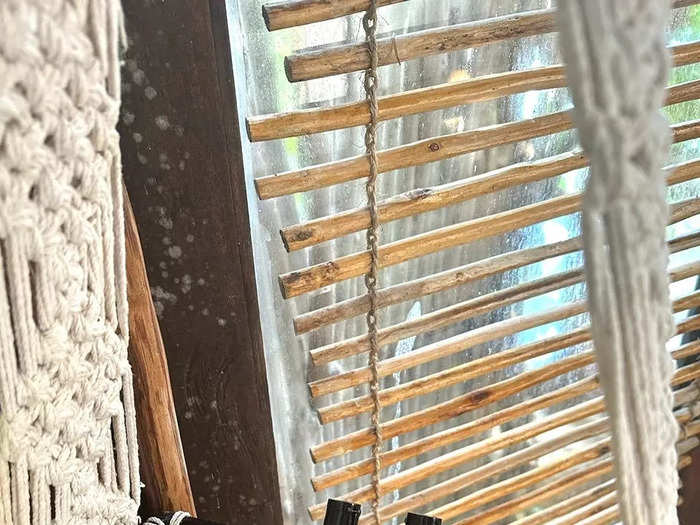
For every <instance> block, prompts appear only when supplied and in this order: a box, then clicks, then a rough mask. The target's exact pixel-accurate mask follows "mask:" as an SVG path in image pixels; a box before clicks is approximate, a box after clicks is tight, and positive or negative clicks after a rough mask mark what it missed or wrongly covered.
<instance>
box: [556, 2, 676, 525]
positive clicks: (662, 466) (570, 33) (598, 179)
mask: <svg viewBox="0 0 700 525" xmlns="http://www.w3.org/2000/svg"><path fill="white" fill-rule="evenodd" d="M669 7H670V6H669V2H668V1H667V0H661V1H660V0H615V1H614V2H611V1H610V0H561V1H560V3H559V22H560V26H561V28H560V29H561V32H560V37H561V44H562V48H563V51H564V57H565V59H566V63H567V74H568V78H569V86H570V89H571V92H572V95H573V99H574V104H575V109H574V111H573V114H574V121H575V123H576V125H577V127H578V130H579V134H580V140H581V143H582V145H583V148H584V149H585V151H586V153H587V155H588V156H589V158H590V160H591V168H590V178H589V182H588V186H587V188H586V192H585V198H584V206H583V216H582V217H583V234H584V255H585V268H586V281H587V286H588V303H589V308H590V312H591V324H592V330H593V340H594V343H595V349H596V355H597V361H598V366H599V369H600V378H601V385H602V388H603V391H604V393H605V400H606V405H607V408H608V412H609V414H610V419H611V422H612V431H613V432H612V433H613V455H614V460H615V468H616V477H617V485H618V494H619V503H620V511H621V516H622V518H623V521H624V523H627V524H630V525H669V524H675V523H677V522H678V521H677V517H676V511H675V504H676V499H677V486H678V480H677V471H676V461H677V454H676V449H675V446H674V444H675V442H676V438H677V435H678V427H677V424H676V421H675V419H674V417H673V412H672V408H673V407H672V403H673V401H672V399H673V398H672V394H671V389H670V380H671V376H672V373H673V361H672V359H671V357H670V355H669V353H668V352H667V351H666V348H665V343H666V342H667V340H668V339H669V337H670V336H672V334H673V322H672V317H671V306H670V300H669V288H668V275H667V271H666V268H667V264H668V252H667V248H666V243H665V225H666V224H667V218H668V209H667V204H666V185H665V179H664V175H663V172H662V166H663V164H664V162H665V160H666V158H667V155H668V150H669V130H668V124H667V123H666V121H665V120H664V119H663V118H662V116H661V114H660V111H659V110H660V108H661V106H662V104H663V101H664V88H665V86H666V79H667V72H668V69H669V66H670V61H669V56H668V51H667V49H666V45H665V28H666V23H667V20H668V15H669Z"/></svg>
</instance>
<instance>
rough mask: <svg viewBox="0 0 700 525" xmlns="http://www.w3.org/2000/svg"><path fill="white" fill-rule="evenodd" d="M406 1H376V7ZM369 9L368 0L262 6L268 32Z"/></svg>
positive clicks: (303, 0) (314, 0) (297, 0)
mask: <svg viewBox="0 0 700 525" xmlns="http://www.w3.org/2000/svg"><path fill="white" fill-rule="evenodd" d="M405 1H406V0H377V7H382V6H385V5H390V4H398V3H400V2H405ZM368 7H369V0H287V1H282V2H272V3H269V4H265V5H263V8H262V13H263V18H264V20H265V25H266V26H267V29H268V31H276V30H278V29H285V28H287V27H295V26H303V25H306V24H312V23H314V22H322V21H324V20H331V19H333V18H339V17H341V16H346V15H351V14H353V13H359V12H360V11H364V10H366V9H367V8H368Z"/></svg>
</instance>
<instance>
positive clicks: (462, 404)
mask: <svg viewBox="0 0 700 525" xmlns="http://www.w3.org/2000/svg"><path fill="white" fill-rule="evenodd" d="M698 322H700V315H696V316H693V317H690V318H687V319H685V320H683V321H681V322H680V323H678V325H677V332H678V333H686V332H688V331H691V330H696V329H697V326H698ZM695 348H697V347H695ZM684 351H686V347H684ZM591 359H592V357H591V354H590V353H589V352H583V353H580V354H578V355H574V356H570V357H567V358H565V359H562V360H560V361H558V362H555V363H552V364H549V365H547V366H545V367H543V368H540V369H538V370H534V371H530V372H525V373H523V374H520V375H518V376H515V377H513V378H510V379H506V380H503V381H501V382H499V383H496V384H492V385H490V386H489V387H486V388H484V389H480V390H475V391H473V392H469V393H467V394H465V395H462V396H458V397H456V398H453V399H450V400H448V401H445V402H442V403H439V404H436V405H433V406H432V407H429V408H425V409H423V410H420V411H417V412H414V413H412V414H408V415H406V416H402V417H399V418H396V419H393V420H390V421H387V422H385V423H383V426H382V431H383V432H385V434H384V435H385V436H386V437H387V438H390V437H395V436H397V435H400V434H403V433H407V432H410V431H412V430H416V429H418V428H423V427H425V426H428V425H431V424H434V423H436V422H440V421H444V420H446V419H450V418H452V417H455V416H456V415H459V414H462V413H465V412H466V411H469V410H473V409H474V408H478V407H481V406H484V405H486V404H488V403H491V402H495V401H497V400H500V399H503V398H505V397H507V396H508V395H512V394H513V393H518V392H520V391H522V390H524V389H526V388H529V387H530V386H532V385H534V384H537V383H538V382H543V381H546V380H547V379H549V378H552V377H556V376H557V375H560V374H562V373H566V372H567V371H570V370H574V369H576V368H578V367H583V366H586V365H588V364H590V362H591ZM538 374H539V376H538ZM372 439H373V434H372V429H370V428H363V429H360V430H357V431H355V432H351V433H349V434H346V435H344V436H341V437H338V438H335V439H332V440H329V441H326V442H324V443H321V444H319V445H316V446H315V447H313V448H312V449H311V457H312V459H313V460H314V462H315V463H318V462H320V461H325V460H328V459H330V458H332V457H335V456H338V455H341V454H345V453H347V452H349V451H352V450H356V449H358V448H361V447H363V446H367V445H369V444H371V442H372ZM363 468H365V467H356V468H353V469H349V470H348V474H349V473H350V472H351V471H353V472H356V471H360V470H362V469H363ZM339 478H343V480H346V477H345V476H337V473H335V474H332V475H324V476H320V477H317V478H314V480H315V481H314V485H318V486H322V485H323V484H327V483H328V482H329V480H331V479H339ZM326 486H327V485H326Z"/></svg>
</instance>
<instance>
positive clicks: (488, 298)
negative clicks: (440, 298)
mask: <svg viewBox="0 0 700 525" xmlns="http://www.w3.org/2000/svg"><path fill="white" fill-rule="evenodd" d="M583 280H584V275H583V269H575V270H571V271H568V272H562V273H558V274H554V275H550V276H548V277H542V278H540V279H534V280H532V281H526V282H523V283H520V284H518V285H516V286H512V287H509V288H504V289H502V290H497V291H495V292H491V293H488V294H484V295H482V296H478V297H474V298H472V299H468V300H466V301H462V302H459V303H455V304H453V305H450V306H448V307H445V308H441V309H438V310H435V311H433V312H430V313H428V314H425V315H422V316H419V317H417V318H415V319H411V320H408V321H403V322H400V323H396V324H394V325H391V326H388V327H386V328H383V329H381V330H380V331H379V341H378V342H379V344H380V345H381V346H384V345H388V344H391V343H394V342H396V341H400V340H402V339H406V338H408V337H413V336H415V335H418V334H422V333H425V332H432V331H435V330H437V329H438V328H441V327H444V326H448V325H451V324H454V323H457V322H460V321H464V320H466V319H471V318H473V317H477V316H479V315H483V314H485V313H487V312H490V311H493V310H496V309H498V308H503V307H505V306H509V305H511V304H514V303H516V302H520V301H524V300H525V299H529V298H532V297H536V296H538V295H542V294H545V293H548V292H551V291H553V290H558V289H561V288H566V287H567V286H571V285H574V284H577V283H580V282H583ZM367 350H368V348H367V337H366V336H365V335H360V336H357V337H353V338H350V339H345V340H343V341H339V342H337V343H331V344H329V345H326V346H322V347H319V348H316V349H314V350H312V353H311V358H312V361H313V363H314V364H315V365H318V364H322V363H327V362H332V361H336V360H338V359H342V358H344V357H349V356H351V355H357V354H360V353H363V352H366V351H367Z"/></svg>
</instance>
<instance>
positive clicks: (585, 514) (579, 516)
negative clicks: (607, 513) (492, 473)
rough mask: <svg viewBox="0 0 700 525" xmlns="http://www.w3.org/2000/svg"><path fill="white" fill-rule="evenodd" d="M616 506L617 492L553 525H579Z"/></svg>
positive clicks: (595, 501) (566, 516)
mask: <svg viewBox="0 0 700 525" xmlns="http://www.w3.org/2000/svg"><path fill="white" fill-rule="evenodd" d="M616 504H617V492H615V491H613V492H612V493H611V494H606V495H604V496H601V497H600V498H598V499H596V500H594V501H592V502H591V503H590V504H588V505H586V506H584V507H582V508H579V509H577V510H575V511H574V512H571V513H569V514H566V515H565V516H563V517H561V519H558V520H556V521H555V522H552V524H551V525H554V523H558V524H560V525H564V524H565V523H566V524H569V525H579V523H581V522H582V521H584V520H585V519H587V518H590V517H591V516H595V515H596V514H598V513H600V512H603V511H604V510H606V509H608V508H609V507H612V506H614V505H616ZM524 523H529V521H524Z"/></svg>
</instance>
